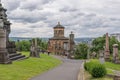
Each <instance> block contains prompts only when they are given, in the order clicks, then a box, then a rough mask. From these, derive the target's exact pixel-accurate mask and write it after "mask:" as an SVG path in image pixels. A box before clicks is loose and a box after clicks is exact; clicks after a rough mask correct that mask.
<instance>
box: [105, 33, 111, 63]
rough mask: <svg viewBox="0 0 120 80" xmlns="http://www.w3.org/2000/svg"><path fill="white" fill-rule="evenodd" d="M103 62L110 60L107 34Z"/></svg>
mask: <svg viewBox="0 0 120 80" xmlns="http://www.w3.org/2000/svg"><path fill="white" fill-rule="evenodd" d="M104 57H105V60H106V61H109V60H110V50H109V36H108V33H106V43H105V54H104Z"/></svg>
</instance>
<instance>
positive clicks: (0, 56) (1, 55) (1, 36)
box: [0, 19, 11, 64]
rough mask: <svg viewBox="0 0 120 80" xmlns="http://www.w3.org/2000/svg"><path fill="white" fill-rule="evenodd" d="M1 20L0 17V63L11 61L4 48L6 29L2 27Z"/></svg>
mask: <svg viewBox="0 0 120 80" xmlns="http://www.w3.org/2000/svg"><path fill="white" fill-rule="evenodd" d="M3 26H4V24H3V20H2V19H0V64H8V63H11V60H10V59H9V54H8V51H7V48H6V30H5V29H3Z"/></svg>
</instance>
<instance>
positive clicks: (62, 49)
mask: <svg viewBox="0 0 120 80" xmlns="http://www.w3.org/2000/svg"><path fill="white" fill-rule="evenodd" d="M53 29H54V36H53V37H52V38H50V39H49V41H48V51H49V52H52V53H55V54H58V55H65V54H68V53H70V52H72V50H74V45H75V43H74V34H73V33H72V32H71V34H70V37H69V38H68V37H65V36H64V29H65V27H63V26H62V25H61V24H60V22H58V24H57V25H56V26H55V27H54V28H53Z"/></svg>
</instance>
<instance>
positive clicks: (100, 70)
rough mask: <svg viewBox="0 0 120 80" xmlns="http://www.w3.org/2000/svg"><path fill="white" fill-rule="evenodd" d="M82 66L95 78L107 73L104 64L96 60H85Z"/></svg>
mask: <svg viewBox="0 0 120 80" xmlns="http://www.w3.org/2000/svg"><path fill="white" fill-rule="evenodd" d="M84 68H85V70H86V71H88V72H89V73H90V74H91V75H92V76H93V77H95V78H98V77H103V76H105V75H106V73H107V71H106V68H105V66H104V65H103V64H101V63H100V62H98V61H90V62H86V63H85V64H84Z"/></svg>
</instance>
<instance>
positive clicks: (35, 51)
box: [30, 38, 40, 58]
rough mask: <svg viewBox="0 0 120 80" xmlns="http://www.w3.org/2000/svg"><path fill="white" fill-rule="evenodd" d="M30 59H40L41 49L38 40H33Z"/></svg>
mask: <svg viewBox="0 0 120 80" xmlns="http://www.w3.org/2000/svg"><path fill="white" fill-rule="evenodd" d="M30 57H37V58H39V57H40V55H39V48H38V46H37V38H35V39H33V40H31V47H30Z"/></svg>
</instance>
